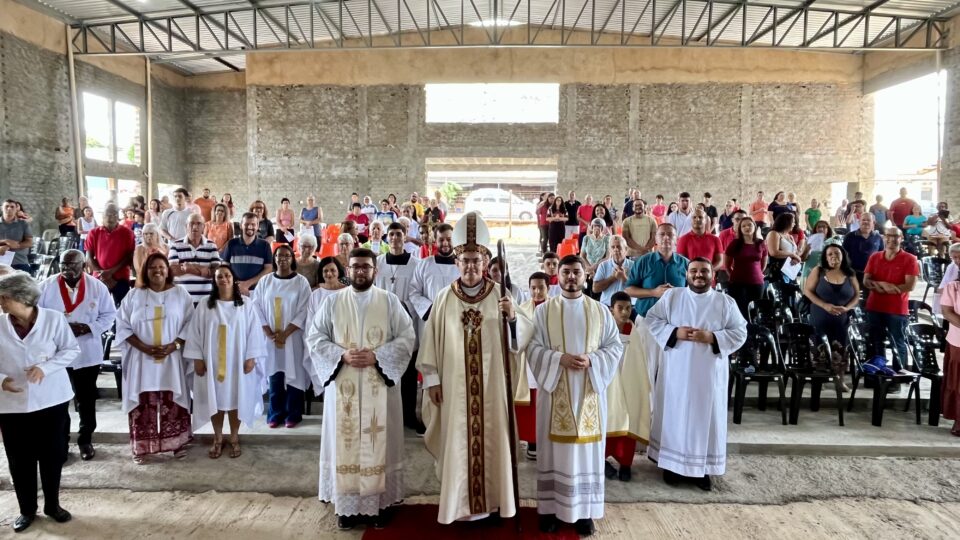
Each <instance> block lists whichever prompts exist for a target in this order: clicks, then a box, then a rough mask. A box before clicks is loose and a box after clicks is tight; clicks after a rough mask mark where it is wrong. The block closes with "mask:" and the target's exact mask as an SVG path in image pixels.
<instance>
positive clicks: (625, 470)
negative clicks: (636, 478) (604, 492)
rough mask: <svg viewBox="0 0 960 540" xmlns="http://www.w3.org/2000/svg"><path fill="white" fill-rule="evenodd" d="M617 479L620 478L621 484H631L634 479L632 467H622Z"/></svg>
mask: <svg viewBox="0 0 960 540" xmlns="http://www.w3.org/2000/svg"><path fill="white" fill-rule="evenodd" d="M617 477H618V478H620V481H621V482H629V481H630V479H631V478H633V473H631V472H630V467H627V466H626V465H621V466H620V472H618V473H617Z"/></svg>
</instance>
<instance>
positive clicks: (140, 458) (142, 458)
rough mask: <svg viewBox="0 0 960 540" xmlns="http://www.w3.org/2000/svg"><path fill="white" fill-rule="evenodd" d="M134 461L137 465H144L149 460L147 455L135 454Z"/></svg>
mask: <svg viewBox="0 0 960 540" xmlns="http://www.w3.org/2000/svg"><path fill="white" fill-rule="evenodd" d="M133 462H134V463H136V464H137V465H143V464H144V463H146V462H147V456H133Z"/></svg>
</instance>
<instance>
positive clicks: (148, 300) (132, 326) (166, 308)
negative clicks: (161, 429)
mask: <svg viewBox="0 0 960 540" xmlns="http://www.w3.org/2000/svg"><path fill="white" fill-rule="evenodd" d="M157 307H161V308H163V320H162V322H161V333H162V334H163V335H162V336H160V340H159V342H160V343H161V344H163V345H167V344H169V343H173V342H174V340H176V339H177V338H181V339H185V338H184V334H183V332H184V330H185V329H186V327H187V324H188V323H189V322H190V319H191V318H193V298H192V297H191V296H190V293H189V292H187V290H186V289H184V288H183V287H181V286H180V285H174V286H173V287H172V288H170V289H167V290H165V291H163V292H159V293H158V292H155V291H153V290H151V289H150V288H146V287H145V288H136V289H131V290H130V292H129V293H127V296H126V297H124V299H123V302H121V303H120V311H118V312H117V336H116V341H117V343H119V344H120V355H121V356H120V358H121V368H122V373H123V396H122V401H121V408H122V410H123V412H124V413H127V414H129V413H130V411H132V410H133V409H135V408H137V406H138V405H139V404H140V393H141V392H173V401H174V403H176V404H177V405H179V406H181V407H183V408H184V409H187V410H189V409H190V385H189V379H188V374H190V373H192V372H193V366H192V365H188V364H186V363H185V362H184V360H183V355H182V354H181V353H182V351H174V352H172V353H171V354H170V356H167V357H166V358H164V359H163V361H162V362H159V363H158V362H156V361H155V360H154V358H153V357H152V356H150V355H147V354H144V353H142V352H140V351H139V350H137V349H136V348H134V347H133V346H132V345H130V344H129V343H127V338H129V337H130V336H137V337H138V338H139V339H140V341H142V342H144V343H146V344H147V345H151V346H152V345H153V344H154V343H155V341H154V332H153V328H154V318H155V317H154V316H155V314H156V308H157Z"/></svg>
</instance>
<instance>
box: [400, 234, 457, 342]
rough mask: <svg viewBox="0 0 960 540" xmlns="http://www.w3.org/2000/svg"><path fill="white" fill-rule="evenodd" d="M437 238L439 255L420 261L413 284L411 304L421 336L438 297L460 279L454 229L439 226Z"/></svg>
mask: <svg viewBox="0 0 960 540" xmlns="http://www.w3.org/2000/svg"><path fill="white" fill-rule="evenodd" d="M436 237H437V254H436V255H434V256H432V257H427V258H425V259H422V260H421V261H420V265H419V266H418V267H417V268H416V272H414V275H413V282H412V283H411V290H410V303H411V304H413V307H414V309H416V310H417V317H419V321H418V324H419V325H420V327H421V334H422V328H423V321H426V320H427V317H428V315H429V313H430V307H431V306H433V302H434V301H436V299H437V295H438V294H440V291H441V290H443V289H444V288H445V287H448V286H450V284H451V283H453V282H454V281H456V279H457V278H458V277H460V271H459V270H458V269H457V258H456V257H455V256H454V254H453V240H452V239H453V227H452V226H451V225H450V224H449V223H441V224H440V225H437V228H436Z"/></svg>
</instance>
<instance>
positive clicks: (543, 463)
mask: <svg viewBox="0 0 960 540" xmlns="http://www.w3.org/2000/svg"><path fill="white" fill-rule="evenodd" d="M557 301H559V302H562V303H563V334H564V339H565V341H566V343H553V342H552V341H551V338H550V334H549V331H548V326H547V313H548V309H547V308H548V307H549V304H550V303H551V302H557ZM584 302H594V303H595V302H596V301H595V300H592V299H590V298H586V297H585V296H584V295H581V296H580V297H579V298H574V299H569V298H564V297H562V296H561V297H559V298H556V299H552V300H548V301H547V303H545V304H542V305H540V306H539V307H538V308H537V311H536V317H535V326H536V331H535V332H534V335H533V340H532V341H531V342H530V346H529V347H528V348H527V361H528V362H530V369H531V370H532V371H533V374H534V376H535V377H536V379H537V385H538V386H539V390H538V391H537V513H539V514H555V515H556V517H557V519H559V520H561V521H564V522H566V523H573V522H575V521H577V520H579V519H597V518H602V517H603V492H604V476H603V464H604V459H605V458H604V451H605V445H606V437H605V433H604V431H605V426H606V418H607V399H606V389H607V385H609V384H610V381H611V380H612V379H613V377H614V375H616V373H617V369H618V368H619V366H620V360H621V358H622V355H623V344H622V343H621V342H620V332H619V330H617V324H616V321H614V319H613V315H612V314H611V313H610V310H609V309H606V308H604V309H602V310H601V312H602V313H603V320H600V321H589V324H592V325H596V324H600V325H602V327H601V329H600V341H599V345H598V347H597V349H596V350H593V351H588V350H587V331H586V328H587V324H588V321H587V320H586V312H585V310H584ZM560 350H566V352H568V353H569V354H586V355H587V356H588V357H589V358H590V367H588V368H587V369H585V370H574V369H566V368H563V367H561V366H560V357H561V356H562V353H561V352H560ZM564 369H566V372H567V380H568V382H569V389H570V404H571V406H572V408H573V417H574V418H577V417H578V416H579V414H580V406H581V405H582V402H583V397H584V389H585V382H586V379H585V378H586V377H589V381H590V384H591V385H592V387H593V390H594V392H596V393H597V395H598V398H599V400H598V401H599V405H600V433H601V436H600V438H599V440H598V441H596V442H589V443H561V442H556V441H553V440H551V436H550V428H551V418H552V414H551V410H552V406H553V400H552V393H553V391H554V390H556V389H557V385H558V383H559V382H560V374H561V371H562V370H564Z"/></svg>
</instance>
